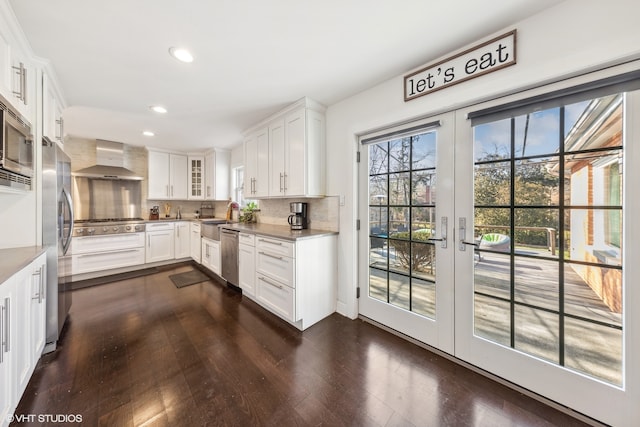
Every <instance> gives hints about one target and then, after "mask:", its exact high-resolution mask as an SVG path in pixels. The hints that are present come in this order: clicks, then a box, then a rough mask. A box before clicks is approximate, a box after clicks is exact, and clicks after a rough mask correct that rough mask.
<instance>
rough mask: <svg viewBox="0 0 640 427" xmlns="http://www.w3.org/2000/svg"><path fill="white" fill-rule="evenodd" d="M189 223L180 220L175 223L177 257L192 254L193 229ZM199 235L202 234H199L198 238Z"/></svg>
mask: <svg viewBox="0 0 640 427" xmlns="http://www.w3.org/2000/svg"><path fill="white" fill-rule="evenodd" d="M189 224H190V223H189V222H187V221H179V222H176V224H175V230H174V231H175V245H174V252H175V253H174V257H175V259H181V258H188V257H190V256H191V245H190V240H191V239H190V235H191V229H190V225H189ZM199 237H200V236H198V238H199Z"/></svg>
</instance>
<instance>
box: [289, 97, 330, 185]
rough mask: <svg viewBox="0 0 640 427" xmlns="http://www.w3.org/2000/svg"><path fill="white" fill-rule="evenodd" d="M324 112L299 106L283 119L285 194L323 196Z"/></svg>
mask: <svg viewBox="0 0 640 427" xmlns="http://www.w3.org/2000/svg"><path fill="white" fill-rule="evenodd" d="M324 132H325V121H324V115H323V114H321V113H319V112H317V111H314V110H310V109H306V108H300V109H298V110H296V111H295V112H293V113H292V114H290V115H288V116H287V117H286V119H285V153H284V154H285V172H284V173H285V177H286V178H285V195H286V196H289V197H291V196H296V197H297V196H324V195H325V192H326V187H325V182H326V176H325V175H326V174H325V171H326V146H325V137H324Z"/></svg>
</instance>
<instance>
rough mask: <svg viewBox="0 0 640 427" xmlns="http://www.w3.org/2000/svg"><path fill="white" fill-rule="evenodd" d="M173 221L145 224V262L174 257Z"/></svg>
mask: <svg viewBox="0 0 640 427" xmlns="http://www.w3.org/2000/svg"><path fill="white" fill-rule="evenodd" d="M173 234H174V226H173V222H160V223H157V224H147V245H146V249H145V261H146V262H147V263H152V262H158V261H167V260H170V259H174V256H175V238H174V235H173Z"/></svg>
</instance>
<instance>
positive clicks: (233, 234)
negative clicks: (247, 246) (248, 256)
mask: <svg viewBox="0 0 640 427" xmlns="http://www.w3.org/2000/svg"><path fill="white" fill-rule="evenodd" d="M220 231H221V232H222V234H224V235H225V236H227V237H230V238H232V239H235V240H238V234H240V232H239V231H233V230H227V229H226V228H222V229H221V230H220Z"/></svg>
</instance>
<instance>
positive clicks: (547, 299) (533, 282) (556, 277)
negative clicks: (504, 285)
mask: <svg viewBox="0 0 640 427" xmlns="http://www.w3.org/2000/svg"><path fill="white" fill-rule="evenodd" d="M514 261H515V265H514V267H515V270H514V272H515V277H514V282H515V295H514V298H515V300H516V301H517V302H520V303H523V304H526V305H529V306H533V307H540V308H546V309H548V310H554V311H558V310H559V307H560V271H559V264H558V262H556V261H548V260H541V259H536V258H529V257H518V256H516V257H515V258H514ZM565 280H566V278H565Z"/></svg>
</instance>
